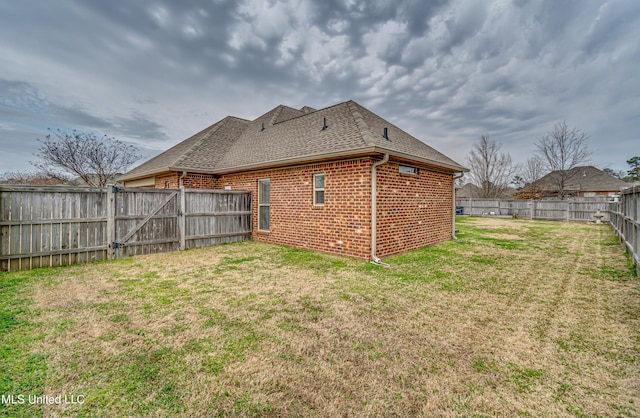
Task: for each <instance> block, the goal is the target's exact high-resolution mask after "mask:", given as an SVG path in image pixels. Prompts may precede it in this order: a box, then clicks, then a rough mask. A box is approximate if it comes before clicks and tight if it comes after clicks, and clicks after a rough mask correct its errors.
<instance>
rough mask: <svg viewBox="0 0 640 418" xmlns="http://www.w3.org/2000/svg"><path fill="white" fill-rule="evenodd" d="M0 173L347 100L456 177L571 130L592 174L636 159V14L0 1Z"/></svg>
mask: <svg viewBox="0 0 640 418" xmlns="http://www.w3.org/2000/svg"><path fill="white" fill-rule="evenodd" d="M0 39H2V42H0V144H1V151H0V172H4V171H8V170H11V171H14V170H30V169H32V167H31V166H30V165H29V161H30V160H31V161H34V160H35V157H34V156H33V153H34V152H36V150H37V148H38V142H37V141H36V140H37V139H38V138H43V137H44V136H45V135H46V134H47V128H52V129H57V128H59V129H61V130H65V131H71V130H72V129H74V128H75V129H78V130H82V131H86V132H95V133H96V134H98V135H99V136H101V135H102V134H108V135H109V136H114V137H116V138H117V139H120V140H123V141H126V142H129V143H132V144H134V145H136V146H138V147H139V148H140V149H141V151H142V153H143V154H144V155H145V156H146V157H147V158H148V157H151V156H154V155H156V154H158V153H159V152H161V151H163V150H165V149H167V148H169V147H170V146H172V145H174V144H176V143H178V142H180V141H181V140H183V139H185V138H187V137H188V136H190V135H192V134H194V133H195V132H197V131H199V130H201V129H203V128H205V127H206V126H209V125H211V124H212V123H214V122H216V121H218V120H219V119H221V118H223V117H225V116H227V115H233V116H238V117H242V118H247V119H254V118H256V117H258V116H259V115H261V114H263V113H265V112H266V111H268V110H270V109H271V108H273V107H275V106H276V105H278V104H285V105H288V106H291V107H294V108H300V107H302V106H305V105H307V106H311V107H314V108H323V107H327V106H331V105H333V104H336V103H339V102H343V101H346V100H350V99H353V100H355V101H356V102H358V103H360V104H361V105H363V106H365V107H367V108H369V109H370V110H372V111H373V112H375V113H377V114H378V115H380V116H382V117H383V118H385V119H387V120H389V121H390V122H392V123H394V124H396V125H397V126H399V127H400V128H402V129H404V130H405V131H407V132H409V133H411V134H412V135H414V136H416V137H417V138H419V139H421V140H423V141H425V142H426V143H428V144H429V145H431V146H433V147H434V148H436V149H438V150H439V151H441V152H444V153H445V154H447V155H448V156H450V157H451V158H453V159H455V160H457V161H458V162H460V163H463V164H465V162H466V161H465V160H466V156H467V154H468V152H469V149H470V148H471V147H472V145H473V143H474V142H476V141H477V140H478V139H479V137H480V135H482V134H483V133H489V134H490V136H491V138H492V139H494V140H496V141H498V142H500V143H502V144H503V148H502V149H503V151H506V152H508V153H510V154H511V156H512V157H513V159H514V160H515V161H517V162H524V161H525V160H526V159H527V158H528V157H529V156H531V155H532V154H533V153H534V152H535V146H534V141H535V140H536V139H537V138H539V137H540V136H542V135H544V134H545V133H546V132H548V131H549V130H551V129H552V128H553V126H554V124H556V123H558V122H561V121H566V123H567V124H568V125H569V126H570V127H576V128H579V129H581V130H583V131H584V132H586V133H587V134H589V135H590V136H591V139H590V147H591V149H592V150H593V152H594V153H593V156H592V163H593V165H596V166H598V167H600V168H605V167H609V168H613V169H617V170H623V169H626V168H627V164H626V160H627V159H629V158H630V157H632V156H634V155H639V154H640V140H639V139H640V138H639V137H640V135H639V133H640V1H638V0H612V1H593V0H592V1H589V0H576V1H560V0H548V1H526V0H511V1H506V0H505V1H499V0H495V1H489V0H479V1H472V0H461V1H446V0H431V1H426V0H415V1H404V2H403V1H398V0H390V1H383V0H378V1H358V0H331V1H329V0H322V1H304V0H287V1H257V0H250V1H226V0H209V1H204V0H203V1H174V2H169V1H141V0H136V1H131V0H109V1H64V0H57V1H32V0H19V1H17V0H0Z"/></svg>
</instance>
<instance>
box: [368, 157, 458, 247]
mask: <svg viewBox="0 0 640 418" xmlns="http://www.w3.org/2000/svg"><path fill="white" fill-rule="evenodd" d="M403 165H409V166H413V167H418V174H417V175H413V174H401V173H400V172H399V169H398V166H399V164H398V163H397V162H393V161H391V162H389V163H388V164H383V165H381V166H379V167H378V203H377V204H378V206H377V211H378V224H377V230H378V231H377V237H378V240H377V244H376V245H377V255H378V257H386V256H389V255H392V254H398V253H402V252H405V251H408V250H411V249H414V248H420V247H424V246H425V245H431V244H435V243H437V242H441V241H446V240H448V239H450V238H451V236H452V229H453V225H452V222H453V207H452V187H453V179H452V176H451V174H442V173H438V172H434V171H430V170H428V169H426V168H421V167H420V166H415V165H412V164H403Z"/></svg>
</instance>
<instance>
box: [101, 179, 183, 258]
mask: <svg viewBox="0 0 640 418" xmlns="http://www.w3.org/2000/svg"><path fill="white" fill-rule="evenodd" d="M179 196H180V191H179V190H175V189H132V188H127V189H124V188H118V187H112V188H111V189H110V190H108V191H107V200H108V201H109V202H113V204H110V205H109V206H108V208H109V209H111V210H113V213H112V214H111V213H107V231H108V233H109V234H110V235H111V234H112V236H108V237H107V242H108V243H109V251H108V254H107V257H108V258H120V257H129V256H133V255H140V254H150V253H162V252H168V251H176V250H179V249H180V231H179V222H178V220H179V218H180V217H182V216H184V213H183V211H181V210H180V209H181V208H180V202H179Z"/></svg>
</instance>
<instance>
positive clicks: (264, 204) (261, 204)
mask: <svg viewBox="0 0 640 418" xmlns="http://www.w3.org/2000/svg"><path fill="white" fill-rule="evenodd" d="M263 181H268V182H269V203H260V183H261V182H263ZM263 206H269V218H271V179H258V231H263V232H269V231H270V230H271V219H269V229H263V228H261V225H260V208H261V207H263Z"/></svg>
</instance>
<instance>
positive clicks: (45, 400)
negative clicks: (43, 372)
mask: <svg viewBox="0 0 640 418" xmlns="http://www.w3.org/2000/svg"><path fill="white" fill-rule="evenodd" d="M1 397H2V404H3V405H82V404H83V403H84V398H85V397H84V395H58V396H47V395H23V394H20V395H1Z"/></svg>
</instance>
